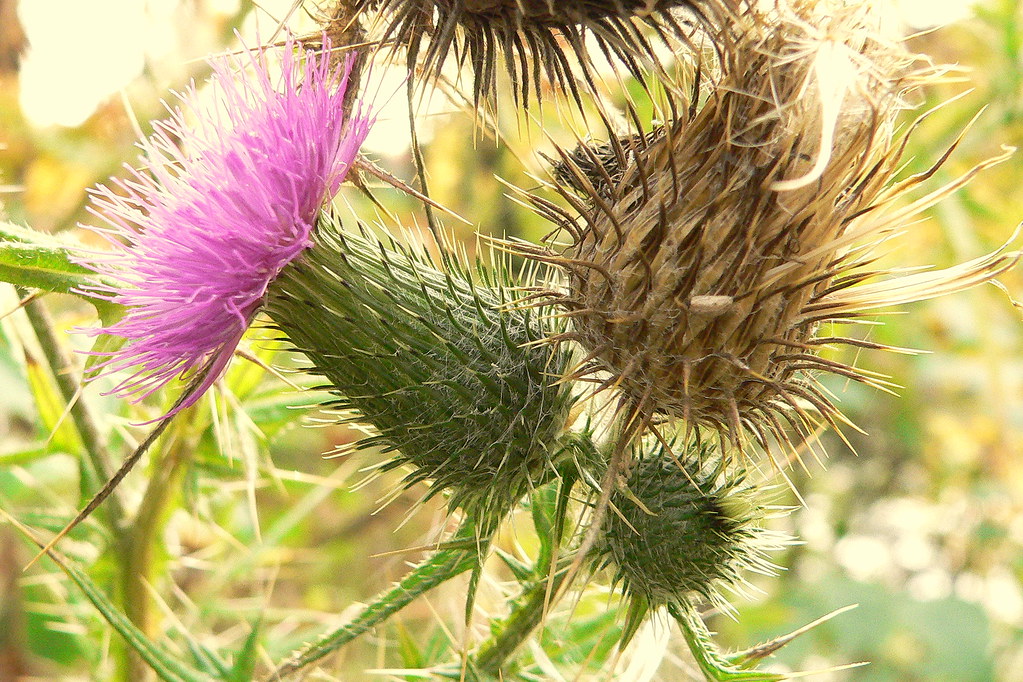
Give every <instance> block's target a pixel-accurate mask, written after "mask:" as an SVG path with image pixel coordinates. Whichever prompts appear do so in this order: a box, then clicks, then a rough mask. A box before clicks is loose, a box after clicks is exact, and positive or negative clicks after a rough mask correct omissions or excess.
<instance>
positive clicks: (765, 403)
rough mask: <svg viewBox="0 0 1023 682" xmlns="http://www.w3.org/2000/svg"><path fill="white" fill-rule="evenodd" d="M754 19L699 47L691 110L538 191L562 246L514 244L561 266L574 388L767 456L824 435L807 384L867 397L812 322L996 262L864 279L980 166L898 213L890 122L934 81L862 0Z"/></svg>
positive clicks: (593, 151) (828, 405)
mask: <svg viewBox="0 0 1023 682" xmlns="http://www.w3.org/2000/svg"><path fill="white" fill-rule="evenodd" d="M758 7H759V9H757V10H755V11H754V10H749V11H746V12H744V13H742V14H740V15H736V16H735V17H734V18H733V21H732V23H731V24H730V25H728V26H726V27H724V28H722V29H721V31H720V35H718V36H717V38H716V43H717V44H718V45H719V46H723V47H722V49H721V50H720V51H719V54H720V55H721V56H720V60H721V61H720V64H718V65H717V66H718V68H717V69H716V70H714V72H713V73H712V74H711V76H710V78H711V81H712V82H711V83H710V86H709V88H707V90H708V91H707V93H706V98H705V102H704V103H703V105H702V106H700V107H698V108H697V107H696V106H694V107H692V108H691V109H690V113H688V114H687V115H685V116H681V117H679V118H675V119H672V120H671V121H669V122H668V123H667V124H665V125H664V126H660V127H656V128H655V129H654V130H653V131H651V132H648V133H646V134H641V135H632V136H627V137H621V138H617V139H612V140H611V141H610V142H609V143H607V144H605V145H602V146H589V145H583V146H581V147H580V148H579V149H577V150H575V151H574V152H571V153H568V152H562V155H561V162H560V164H559V166H558V167H557V169H556V171H555V179H556V189H558V190H559V192H560V193H561V195H562V196H563V197H564V198H565V199H566V200H567V201H568V202H569V203H570V204H571V205H572V206H573V208H574V211H565V210H562V209H559V208H558V207H556V206H555V205H553V204H552V203H550V202H547V201H545V200H543V199H539V198H536V200H535V205H536V206H537V208H538V210H539V211H540V212H541V214H543V215H545V216H546V217H548V218H549V219H551V220H553V221H555V222H556V223H557V224H558V225H559V226H560V227H562V228H563V232H564V233H567V234H568V235H569V236H570V237H571V240H572V242H571V244H570V245H568V246H567V247H564V248H563V249H561V250H558V251H555V250H551V249H544V248H535V249H534V248H531V247H529V246H528V245H526V246H523V245H519V246H518V248H519V250H520V251H523V252H525V253H526V255H528V256H531V257H534V258H537V259H540V260H546V261H548V262H555V263H558V264H560V265H562V266H563V269H564V271H565V273H566V282H565V285H564V287H563V288H562V289H560V290H559V291H558V292H557V294H556V296H555V300H556V302H557V303H558V304H560V306H562V307H563V308H564V309H565V310H566V314H567V315H569V316H570V317H571V318H572V319H573V323H574V327H573V331H572V332H571V334H570V335H569V336H568V337H567V338H572V339H575V340H577V341H578V342H579V343H580V344H581V345H582V346H583V348H584V349H585V351H586V353H587V357H586V359H585V361H584V362H583V363H582V364H581V365H580V367H579V368H578V370H577V371H576V372H575V373H574V375H573V376H575V377H577V378H583V377H587V376H590V377H595V378H596V380H597V381H598V382H601V383H600V387H601V388H606V387H610V386H614V387H617V388H620V389H621V391H622V394H623V396H624V397H623V402H624V403H625V404H626V406H627V407H626V409H627V410H629V411H630V412H632V413H633V414H634V415H636V416H638V417H639V418H640V421H641V422H642V423H644V424H649V423H651V422H653V421H655V420H657V419H661V418H664V417H667V418H681V419H684V420H686V421H687V422H688V423H690V424H695V425H698V426H702V427H705V428H710V429H714V430H717V431H718V432H719V433H720V434H722V436H725V437H730V438H732V439H733V440H735V441H736V442H741V441H742V440H743V435H742V434H744V433H746V434H749V433H751V434H753V435H754V436H755V437H756V438H757V439H758V441H759V442H760V443H761V444H764V445H766V444H767V443H768V442H769V439H770V437H771V436H773V437H774V438H776V439H778V440H780V441H783V442H790V441H791V440H792V439H794V438H795V439H797V440H800V439H802V438H804V437H805V436H806V434H808V433H809V432H810V431H811V430H812V429H813V428H815V426H816V421H817V419H818V418H820V417H823V419H824V420H826V421H827V422H829V423H831V424H832V425H836V422H838V421H839V420H840V418H841V416H840V415H839V413H838V411H837V408H836V407H835V406H834V405H833V404H832V402H831V400H830V398H829V396H828V394H827V393H826V391H824V390H823V388H822V387H821V386H820V385H819V384H818V383H817V381H816V380H815V378H814V375H815V374H816V373H818V372H820V371H823V372H831V373H834V374H838V375H841V376H844V377H848V378H851V379H854V380H857V381H863V382H866V383H874V384H881V383H883V382H881V381H880V380H879V379H878V378H877V377H876V376H875V375H873V374H871V373H869V372H867V371H865V370H861V369H857V368H855V367H852V366H849V365H845V364H841V363H839V362H835V361H832V360H828V359H825V358H822V357H820V356H819V355H818V350H819V349H820V348H821V347H823V346H827V345H830V344H836V343H850V344H854V345H860V346H868V347H875V344H868V343H866V342H863V341H860V340H856V339H849V338H836V337H832V336H829V335H826V334H823V333H821V330H822V329H826V328H827V327H822V324H823V323H826V322H840V323H841V322H847V321H849V320H850V319H854V318H857V317H859V316H861V315H863V314H864V313H865V311H868V310H871V309H874V308H877V307H881V306H887V305H895V304H899V303H905V302H907V301H911V300H919V299H922V298H927V297H931V296H935V295H939V294H941V293H945V292H948V291H951V290H955V289H958V288H962V287H965V286H970V285H973V284H976V283H978V282H981V281H985V280H988V279H990V278H991V277H993V276H995V275H996V274H997V273H999V272H1001V271H1002V270H1004V269H1005V268H1007V267H1009V266H1010V265H1011V264H1012V263H1013V262H1014V261H1015V255H1014V254H1000V253H996V254H991V255H989V256H986V257H983V258H980V259H978V260H976V261H973V262H970V263H966V264H963V265H961V266H958V267H955V268H950V269H949V270H945V271H935V272H926V273H922V274H916V275H911V276H906V277H888V278H885V277H884V276H885V275H886V274H890V273H883V272H877V271H871V270H870V269H869V267H868V265H869V263H870V258H871V249H870V246H873V245H876V244H877V243H878V242H879V241H881V240H883V239H884V238H885V236H886V235H888V234H889V233H890V232H891V230H893V229H896V228H899V227H901V226H904V225H905V224H907V222H908V221H909V220H910V219H912V218H914V217H915V216H917V215H918V214H919V213H920V212H921V211H922V210H923V209H925V208H927V207H928V206H930V205H931V204H933V203H934V202H935V201H937V200H938V199H939V198H940V197H942V196H944V195H945V194H947V193H949V192H951V191H953V190H954V189H956V188H957V187H959V186H961V185H962V184H963V183H965V182H966V181H967V180H968V179H969V176H970V175H972V174H973V173H975V172H976V171H977V170H979V168H978V169H974V171H971V173H970V174H968V176H967V177H964V178H961V179H959V180H956V181H955V182H953V183H951V184H950V185H948V186H946V187H943V188H941V189H939V190H937V191H935V192H932V193H931V194H929V195H927V196H925V197H923V198H921V199H917V200H916V201H913V202H910V203H908V204H907V203H906V202H902V203H899V202H898V201H897V199H898V197H899V196H900V195H903V194H905V193H906V192H907V191H908V190H910V189H912V188H914V187H915V186H916V185H917V184H918V183H919V182H920V181H921V180H923V179H926V177H927V176H929V175H930V174H925V175H923V176H914V177H911V178H908V179H906V180H904V181H901V182H896V181H895V175H896V172H897V170H898V168H897V167H898V165H899V159H900V155H901V152H902V149H903V146H904V144H905V138H904V137H903V138H898V137H896V136H895V135H894V132H893V131H894V129H895V118H896V116H897V115H898V113H899V112H900V111H902V110H904V109H906V108H907V104H906V98H907V96H908V95H909V94H910V92H911V91H912V90H913V89H914V88H916V87H918V86H919V85H920V84H921V82H924V81H926V80H927V79H929V78H934V77H935V70H934V69H933V67H921V66H920V64H919V60H916V59H914V58H912V57H911V56H910V55H908V54H907V53H906V52H905V51H904V50H903V49H902V47H901V46H900V45H899V43H898V42H897V41H893V40H889V39H887V38H886V37H885V36H884V35H883V33H882V32H881V30H880V28H879V21H878V19H877V17H876V15H875V13H874V12H873V10H872V6H871V3H844V2H838V1H834V2H831V1H828V2H816V1H811V0H789V1H783V0H778V1H776V2H773V3H766V4H763V5H759V6H758ZM685 109H686V107H678V110H685ZM1000 158H1001V157H1000ZM997 160H998V159H994V160H992V161H990V162H988V165H989V164H990V163H993V162H994V161H997ZM867 280H870V283H866V284H864V283H863V282H865V281H867ZM563 338H564V337H563Z"/></svg>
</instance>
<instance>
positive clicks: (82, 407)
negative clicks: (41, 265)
mask: <svg viewBox="0 0 1023 682" xmlns="http://www.w3.org/2000/svg"><path fill="white" fill-rule="evenodd" d="M26 294H27V292H26V291H25V290H24V289H22V288H20V287H18V295H19V296H25V295H26ZM25 314H26V315H27V316H28V321H29V324H30V325H31V326H32V330H33V331H34V332H35V335H36V338H37V339H38V340H39V346H40V347H41V348H42V351H43V355H44V356H45V357H46V362H47V363H48V364H49V365H50V369H51V370H52V372H53V376H54V379H55V380H56V382H57V388H58V389H59V390H60V394H61V396H62V397H63V398H64V400H65V402H67V403H68V404H69V405H71V411H70V416H71V420H72V422H73V423H74V425H75V429H76V430H77V431H78V435H79V437H80V438H81V439H82V445H83V446H84V447H85V455H86V457H88V459H89V464H90V465H91V466H92V469H93V472H94V474H95V477H96V478H97V479H98V480H99V481H106V480H108V479H109V478H110V477H111V476H112V475H113V472H114V466H113V464H112V460H111V457H110V453H109V452H108V450H107V442H106V438H105V437H104V436H103V433H102V432H101V431H100V429H99V426H98V423H99V422H98V420H97V419H96V416H95V413H94V412H93V411H92V408H91V407H90V405H89V403H88V401H86V400H85V399H84V397H83V396H82V395H81V384H79V382H78V381H77V380H76V379H75V367H74V363H73V362H72V361H71V357H70V356H69V355H68V353H67V350H66V349H65V348H64V346H63V345H62V344H61V342H60V339H59V338H58V337H57V333H56V332H55V331H54V327H53V319H52V318H51V317H50V313H49V311H48V310H47V309H46V306H45V304H44V303H43V302H42V301H40V300H38V299H37V300H33V301H29V302H28V303H27V304H26V305H25ZM112 498H113V499H111V500H110V507H109V509H110V512H109V514H110V521H111V526H112V527H114V528H116V527H117V526H118V524H119V523H120V522H121V520H122V519H123V518H124V505H123V504H122V501H121V500H120V499H119V497H118V496H117V495H113V496H112Z"/></svg>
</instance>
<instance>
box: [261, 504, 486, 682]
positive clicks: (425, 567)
mask: <svg viewBox="0 0 1023 682" xmlns="http://www.w3.org/2000/svg"><path fill="white" fill-rule="evenodd" d="M472 535H473V523H472V522H471V520H469V521H467V522H466V523H465V524H463V526H462V527H461V528H460V529H459V530H458V532H457V533H456V534H455V539H456V540H457V539H467V538H470V537H471V536H472ZM481 544H482V541H481ZM479 560H480V557H479V552H478V551H477V545H476V544H475V543H473V544H471V545H470V546H469V547H465V548H459V549H442V550H439V551H437V552H436V553H435V554H433V556H431V557H429V558H428V559H426V561H424V562H423V563H421V564H419V565H418V566H416V567H415V568H414V569H412V571H411V572H410V573H409V574H408V575H406V576H405V577H404V578H403V579H402V580H401V582H399V583H397V584H396V585H394V586H393V587H391V588H390V589H388V590H385V591H384V592H382V593H381V594H379V595H378V596H377V597H376V599H374V600H373V601H372V602H371V603H370V604H368V605H367V606H366V607H365V608H364V609H363V610H362V611H361V612H360V613H359V614H358V615H357V616H355V618H353V619H352V620H350V621H349V622H347V623H345V624H344V625H342V626H341V627H339V628H337V629H336V630H334V631H332V632H329V633H327V634H325V635H323V636H322V637H320V638H319V639H318V640H316V641H315V642H313V643H311V644H308V645H306V646H305V647H303V648H301V649H299V650H297V651H295V652H293V653H292V654H291V656H290V657H289V658H288V659H287V660H286V661H284V662H283V663H281V665H280V666H279V667H278V668H277V670H275V671H274V672H273V674H271V675H270V676H269V677H268V678H267V679H268V680H278V679H281V678H283V677H285V676H287V675H289V674H291V673H294V672H296V671H298V670H299V669H301V668H303V667H305V666H307V665H309V664H310V663H313V662H314V661H318V660H319V659H321V658H323V657H324V656H326V655H327V654H329V653H331V652H333V651H336V650H337V649H339V648H341V647H342V646H344V645H345V644H348V643H349V642H351V641H352V640H354V639H355V638H357V637H359V636H360V635H362V634H363V633H365V632H366V631H367V630H369V629H370V628H372V627H374V626H375V625H377V624H379V623H382V622H383V621H385V620H387V619H388V618H390V617H391V616H392V615H394V614H395V613H397V612H398V611H400V610H401V609H403V608H405V607H406V606H407V605H408V604H410V603H411V602H412V601H414V600H415V599H416V598H417V597H419V596H420V595H422V594H425V593H426V592H428V591H429V590H432V589H433V588H434V587H437V586H438V585H440V584H441V583H443V582H445V581H447V580H450V579H451V578H453V577H455V576H456V575H458V574H460V573H464V572H465V571H468V570H469V569H471V568H472V567H473V566H475V565H477V563H478V562H479Z"/></svg>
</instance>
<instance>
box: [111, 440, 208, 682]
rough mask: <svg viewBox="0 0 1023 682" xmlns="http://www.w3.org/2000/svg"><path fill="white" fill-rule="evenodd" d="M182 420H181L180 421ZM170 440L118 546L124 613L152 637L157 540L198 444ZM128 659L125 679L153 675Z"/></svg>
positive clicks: (135, 659) (133, 655) (134, 655)
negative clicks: (187, 463) (185, 467)
mask: <svg viewBox="0 0 1023 682" xmlns="http://www.w3.org/2000/svg"><path fill="white" fill-rule="evenodd" d="M182 423H183V422H178V424H179V425H180V424H182ZM177 430H178V431H179V432H180V431H181V430H182V429H181V428H180V427H179V428H178V429H177ZM169 441H170V442H169V443H168V446H167V447H166V448H164V452H165V454H164V456H163V457H162V458H160V459H158V460H157V461H156V462H155V466H154V467H153V475H152V477H151V478H150V479H149V482H148V484H147V486H146V491H145V494H144V495H143V497H142V502H141V504H140V505H139V509H138V512H137V513H136V515H135V518H134V520H133V522H132V525H131V530H130V531H129V532H127V533H125V534H123V535H122V536H121V542H120V546H119V550H120V552H121V561H122V565H123V566H122V570H121V576H120V579H121V591H122V595H123V598H124V613H125V615H126V616H127V617H128V619H129V620H130V621H131V622H132V623H134V625H135V627H137V628H138V629H139V630H140V631H141V632H142V634H144V635H145V636H146V637H149V638H150V639H152V638H153V636H154V634H155V621H154V618H153V608H152V606H153V598H152V596H151V595H150V594H149V590H148V586H149V585H152V584H154V583H155V581H156V564H155V561H154V556H155V549H156V540H157V536H158V535H159V533H160V529H161V527H162V525H163V522H164V521H165V520H166V518H167V512H166V510H167V506H168V503H169V501H170V499H171V496H172V494H173V492H174V491H175V490H177V483H178V481H179V480H180V478H181V475H182V472H183V471H184V464H185V463H186V462H187V461H188V459H189V457H190V455H191V453H192V451H193V450H194V446H195V443H194V442H187V441H186V442H182V441H180V440H178V439H176V438H173V437H171V438H170V439H169ZM125 663H126V665H125V666H124V670H125V679H126V680H132V681H135V680H143V679H146V678H147V676H149V675H150V673H149V667H148V666H147V665H146V664H145V663H144V661H143V659H142V657H141V656H140V655H139V654H138V653H136V652H135V651H133V650H129V651H128V657H127V660H126V661H125Z"/></svg>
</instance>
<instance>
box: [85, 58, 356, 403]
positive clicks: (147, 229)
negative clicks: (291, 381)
mask: <svg viewBox="0 0 1023 682" xmlns="http://www.w3.org/2000/svg"><path fill="white" fill-rule="evenodd" d="M329 47H330V46H329V44H326V41H325V44H324V47H323V50H322V52H320V53H318V54H314V53H312V52H305V53H301V52H300V51H298V50H296V47H295V45H294V44H293V43H292V42H291V41H289V42H288V44H287V45H286V46H285V47H284V50H283V53H282V55H281V57H280V59H279V62H280V74H279V75H278V76H273V75H271V70H270V64H269V63H268V59H267V53H266V51H265V50H260V51H257V52H254V53H249V55H248V56H247V57H244V58H241V59H238V58H235V59H220V60H217V61H215V62H212V63H211V66H212V68H213V75H212V77H211V86H212V88H213V92H214V94H215V97H214V101H215V102H216V103H217V105H216V108H213V107H203V106H200V105H199V101H198V97H197V93H196V92H195V90H194V88H193V89H190V90H189V91H188V92H186V94H185V95H183V96H182V97H181V99H182V104H183V107H182V108H178V109H176V110H174V111H173V112H172V114H171V117H170V119H169V120H167V121H161V122H159V123H157V124H156V125H155V128H156V132H155V133H154V134H153V135H152V136H151V137H149V138H148V139H146V140H143V141H142V142H141V145H140V146H141V148H142V155H141V162H140V165H141V167H140V168H139V169H130V170H131V176H130V178H129V179H127V180H113V181H112V185H113V187H112V188H111V187H102V186H101V187H99V188H98V189H96V190H94V191H93V193H92V194H93V205H92V207H91V208H90V210H91V212H92V213H93V214H94V215H96V216H98V217H99V218H101V219H102V220H103V221H105V222H106V223H107V224H108V226H107V227H104V228H92V229H93V230H94V231H95V232H97V233H99V234H101V235H102V236H103V237H104V238H105V239H106V240H107V241H109V242H110V243H111V244H112V245H113V250H112V251H111V252H110V253H104V254H100V255H95V254H90V258H89V260H88V261H87V262H86V263H85V264H86V265H87V266H88V267H90V268H91V269H93V270H94V271H95V272H96V273H97V274H98V275H100V276H101V278H100V279H99V281H98V282H97V283H96V284H94V285H92V286H90V288H89V291H88V292H87V293H89V294H90V295H92V296H94V297H95V298H99V299H104V300H108V301H111V302H113V303H117V304H120V305H122V306H124V307H125V308H126V310H127V312H126V313H125V315H124V317H122V318H121V319H120V320H119V321H117V322H116V323H114V324H111V325H110V326H108V327H103V328H98V329H89V330H86V333H88V334H90V335H93V336H96V335H99V334H110V335H113V336H117V337H122V338H123V339H124V340H125V342H124V344H123V346H122V347H121V348H120V349H118V350H115V351H111V352H109V353H103V355H105V356H107V357H105V359H103V360H102V361H101V362H100V363H99V364H98V365H97V367H96V370H95V372H94V374H93V376H92V378H95V377H96V376H102V375H107V374H111V373H114V372H120V371H123V370H133V371H132V373H131V374H130V376H128V377H127V378H125V379H124V380H122V381H121V382H120V383H118V384H117V385H116V386H115V387H114V388H113V389H112V391H110V393H111V394H114V395H117V396H121V397H128V398H131V399H132V400H133V401H135V402H137V401H139V400H142V399H143V398H145V397H146V396H148V395H150V394H151V393H153V392H154V391H156V390H157V389H159V388H161V387H162V386H164V385H166V384H167V383H169V382H171V381H172V380H173V379H174V378H175V377H179V376H180V377H184V376H189V375H193V374H194V373H196V372H199V371H205V372H206V376H205V378H204V379H203V380H202V382H201V383H200V385H199V386H196V387H195V389H194V390H193V391H192V392H191V394H190V395H189V396H187V397H186V398H184V399H183V400H182V402H181V404H180V405H179V406H178V407H177V408H176V410H180V409H183V408H185V407H187V406H189V405H191V404H193V403H195V402H196V401H197V400H198V399H199V397H200V396H201V395H202V394H203V393H204V392H205V391H206V390H207V389H208V388H209V387H210V386H211V385H212V384H213V382H215V381H216V380H217V378H218V377H219V376H220V375H221V373H222V372H223V371H224V369H225V367H226V366H227V363H228V361H229V360H230V358H231V355H232V353H233V351H234V349H235V347H236V346H237V344H238V342H239V341H240V340H241V338H242V335H243V334H244V333H245V330H246V329H247V328H248V326H249V323H250V322H251V320H252V318H253V316H254V315H255V313H256V311H257V309H258V308H259V307H260V304H261V302H262V300H263V298H264V295H265V293H266V291H267V287H268V286H269V285H270V284H271V282H273V280H274V278H275V277H276V276H277V275H278V273H279V272H280V271H281V269H282V268H283V267H284V266H285V265H287V264H288V263H289V262H291V261H292V260H294V259H295V258H296V257H298V256H299V254H301V253H302V252H303V251H304V250H305V249H306V248H308V247H309V246H311V244H312V241H311V236H312V232H313V229H314V225H315V224H316V221H317V218H318V215H319V212H320V209H321V208H322V206H323V205H324V203H325V202H327V201H328V200H329V199H330V197H331V196H332V195H333V194H334V193H335V192H336V191H337V189H338V187H339V186H340V184H341V182H342V181H343V180H344V178H345V176H346V175H347V173H348V171H349V170H350V169H351V167H352V164H353V162H354V159H355V156H356V154H357V152H358V150H359V147H360V145H361V144H362V142H363V140H364V139H365V137H366V135H367V133H368V131H369V126H370V124H371V119H370V117H369V116H367V115H365V114H364V113H363V111H362V109H361V107H356V108H355V113H352V114H346V113H345V109H344V107H343V106H342V101H343V99H344V97H345V91H346V89H347V88H348V85H349V76H350V74H351V70H352V65H353V60H352V58H348V59H347V60H345V62H344V63H343V64H342V65H341V66H336V67H332V66H331V65H330V55H329ZM243 70H248V71H249V73H247V74H242V73H240V72H241V71H243ZM186 113H188V114H190V115H191V117H192V118H193V119H194V121H195V122H194V123H193V124H191V125H190V124H187V123H186Z"/></svg>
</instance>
